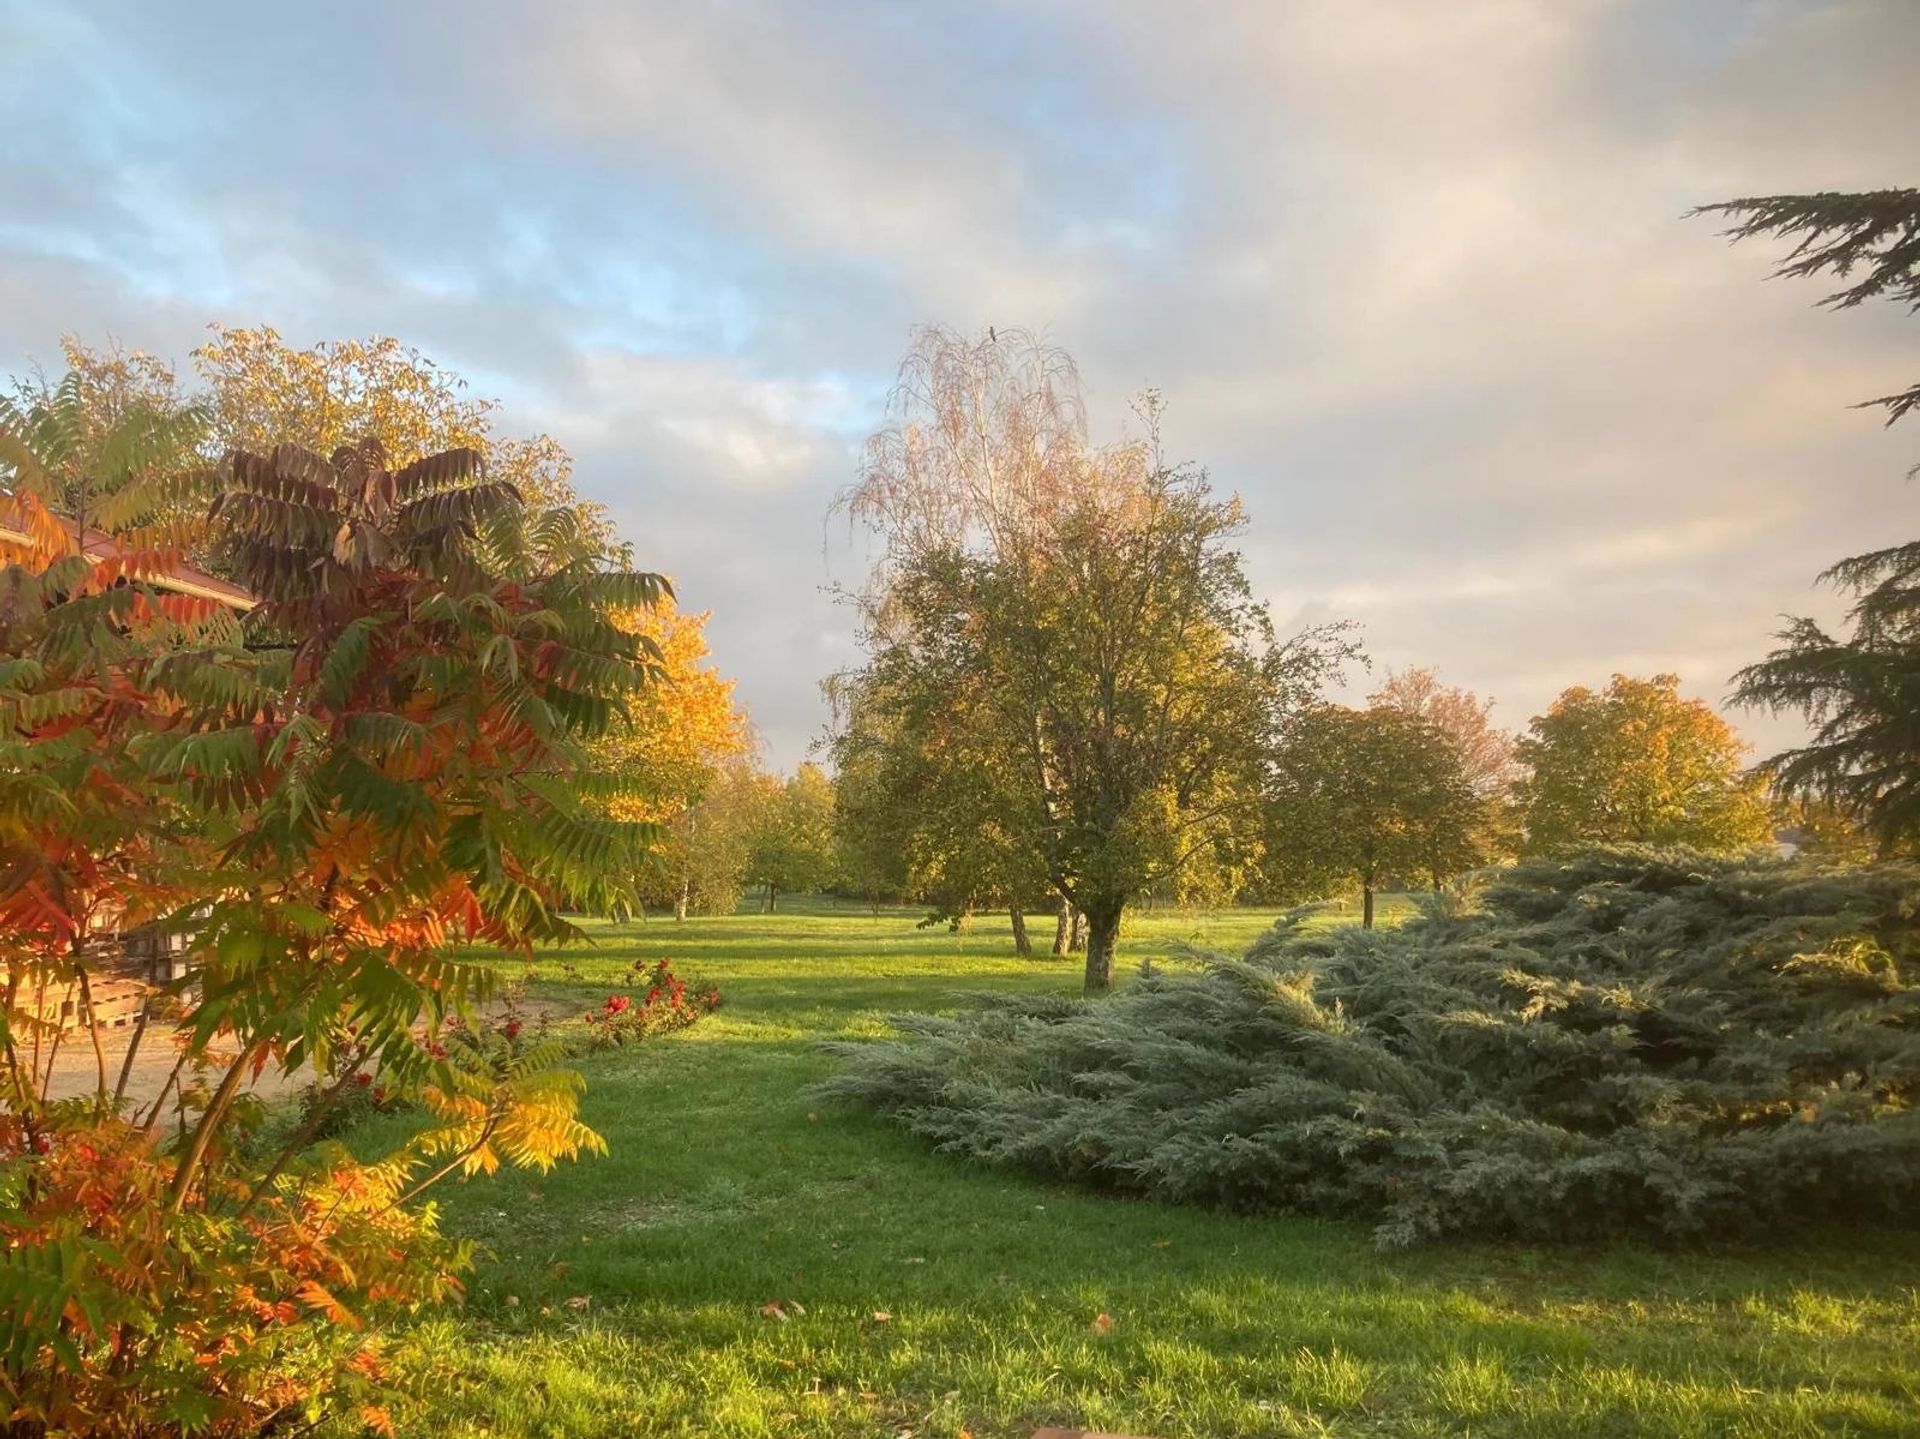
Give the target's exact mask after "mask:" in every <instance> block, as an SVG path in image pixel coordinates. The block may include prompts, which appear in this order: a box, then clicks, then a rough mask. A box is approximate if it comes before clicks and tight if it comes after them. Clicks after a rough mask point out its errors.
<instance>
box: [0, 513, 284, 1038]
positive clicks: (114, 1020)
mask: <svg viewBox="0 0 1920 1439" xmlns="http://www.w3.org/2000/svg"><path fill="white" fill-rule="evenodd" d="M54 518H55V519H56V520H57V521H58V523H59V525H60V527H61V528H62V529H64V530H65V531H66V534H67V540H68V543H69V544H71V545H72V546H73V548H74V550H75V551H77V552H78V553H80V554H82V555H85V556H86V557H87V558H88V559H89V560H92V561H94V562H95V563H100V562H103V561H110V560H117V559H120V558H122V557H123V556H125V555H127V554H128V553H129V551H128V548H127V546H125V545H123V544H122V543H121V542H120V541H119V540H117V539H115V538H114V537H113V536H112V535H109V534H107V533H105V532H104V531H102V530H96V529H91V528H88V529H85V530H83V529H82V528H81V527H80V526H79V525H76V524H75V523H74V522H73V521H72V520H69V519H66V518H65V517H64V516H55V517H54ZM35 543H36V537H35V536H34V535H32V534H30V533H29V532H28V530H27V529H26V527H25V521H24V519H23V517H22V515H21V513H20V510H19V507H18V506H17V505H16V503H15V502H14V501H13V499H12V498H11V497H10V496H7V495H4V494H0V545H7V546H29V547H30V546H32V545H34V544H35ZM134 568H136V571H137V573H138V574H139V576H140V579H141V582H142V583H145V584H149V585H152V586H153V587H154V588H155V589H160V590H167V591H170V592H172V593H174V594H182V595H191V596H193V597H194V598H196V599H207V600H213V601H215V602H216V603H218V604H221V605H224V606H226V607H227V608H228V609H230V610H234V611H236V612H240V613H244V612H245V611H247V610H250V609H252V608H253V606H254V604H255V600H254V597H253V596H252V595H251V594H249V593H248V592H247V591H246V590H244V589H242V588H241V587H240V586H239V585H236V584H233V583H231V582H229V581H227V580H223V579H219V578H218V577H216V576H214V575H210V574H208V573H206V571H204V570H201V569H197V568H195V567H194V566H192V565H189V564H186V563H184V562H174V563H169V564H164V565H155V566H151V567H134ZM89 943H90V946H97V952H96V956H95V965H94V968H93V971H92V972H91V974H90V976H89V988H90V989H91V990H92V994H93V1006H92V1009H93V1012H92V1014H91V1015H87V1014H83V1013H82V1012H81V1011H82V1010H83V1009H84V1008H85V1007H86V1006H85V1004H84V1002H83V1001H82V999H81V997H80V995H79V993H78V992H77V988H75V989H70V990H68V991H67V992H64V993H55V992H54V991H52V990H49V991H48V992H47V993H46V995H45V996H44V998H43V999H42V1001H41V1005H40V1008H41V1016H42V1017H43V1018H45V1019H47V1020H51V1021H57V1022H58V1023H59V1024H60V1025H61V1026H62V1027H77V1026H80V1025H84V1024H88V1023H91V1024H93V1025H94V1026H96V1027H106V1028H113V1027H117V1026H119V1025H123V1024H131V1023H134V1022H135V1021H136V1020H137V1019H138V1018H139V1016H140V1013H141V1011H142V1010H143V1009H144V1008H145V1006H146V1002H147V997H148V995H149V994H151V993H152V992H153V990H154V989H155V988H157V987H158V986H160V985H164V984H169V983H171V982H173V981H174V980H177V979H181V978H184V977H185V976H186V974H187V973H188V972H189V971H190V970H191V969H192V967H193V960H192V955H191V948H190V945H189V943H188V938H187V936H185V935H181V934H167V933H163V932H161V931H160V930H158V929H156V928H154V927H152V926H146V927H143V928H140V929H133V930H127V931H125V932H124V933H123V932H121V931H120V929H119V928H118V926H116V925H113V924H107V925H105V926H101V927H99V928H98V929H97V930H96V931H95V934H94V935H93V936H92V937H90V940H89Z"/></svg>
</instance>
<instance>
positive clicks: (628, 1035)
mask: <svg viewBox="0 0 1920 1439" xmlns="http://www.w3.org/2000/svg"><path fill="white" fill-rule="evenodd" d="M641 963H642V961H639V960H636V961H635V962H634V966H633V971H632V973H633V976H634V978H635V980H636V983H635V986H634V987H635V988H636V989H637V988H639V987H640V986H641V985H642V984H644V985H645V994H644V996H643V997H642V998H641V999H639V1000H635V999H634V997H633V996H632V995H630V994H609V995H608V996H607V998H606V1002H605V1003H604V1004H602V1005H601V1006H600V1007H599V1008H598V1009H590V1010H588V1011H587V1013H586V1023H587V1047H588V1048H590V1049H610V1048H613V1047H615V1046H618V1045H622V1044H631V1043H633V1042H634V1041H635V1040H638V1039H645V1038H646V1037H647V1036H648V1035H651V1034H668V1033H671V1032H672V1031H673V1030H676V1029H686V1028H687V1027H688V1026H690V1025H693V1024H697V1023H699V1022H700V1020H701V1019H702V1018H704V1017H705V1016H706V1015H709V1014H711V1013H713V1011H714V1010H716V1009H718V1008H719V1007H720V990H719V988H718V987H717V986H715V985H712V984H706V983H695V984H692V985H689V983H688V982H687V981H686V980H684V979H682V978H680V976H679V975H677V974H675V973H674V970H673V961H672V960H670V959H664V958H663V959H661V960H660V961H659V962H658V963H656V964H655V965H654V966H653V968H652V969H651V970H649V971H648V972H647V973H646V974H645V975H644V976H643V975H641V973H640V967H641Z"/></svg>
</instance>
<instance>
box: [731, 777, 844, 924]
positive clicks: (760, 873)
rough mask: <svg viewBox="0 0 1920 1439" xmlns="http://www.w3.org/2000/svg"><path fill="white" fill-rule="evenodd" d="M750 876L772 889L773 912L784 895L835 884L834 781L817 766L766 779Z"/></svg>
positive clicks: (769, 892) (758, 807)
mask: <svg viewBox="0 0 1920 1439" xmlns="http://www.w3.org/2000/svg"><path fill="white" fill-rule="evenodd" d="M759 790H760V793H759V797H758V801H757V804H756V806H755V824H754V829H753V839H752V843H751V846H750V848H749V850H748V856H749V857H748V861H747V878H748V879H749V880H750V881H751V882H753V883H756V884H762V885H765V886H766V890H767V913H768V914H772V913H773V912H774V910H775V909H776V908H777V907H778V904H779V897H780V895H781V893H782V892H783V891H784V892H785V893H788V894H805V893H808V892H810V891H813V890H819V889H824V888H826V887H827V886H828V885H829V884H830V883H832V881H833V877H834V874H833V861H834V840H833V781H832V780H831V779H829V778H828V777H827V773H826V771H825V770H823V769H821V768H820V766H819V765H817V764H810V763H808V764H802V765H801V766H800V767H799V768H798V769H797V770H795V771H794V772H793V774H792V776H791V777H789V778H788V779H786V780H781V779H779V778H778V777H777V776H772V775H767V776H763V777H761V780H760V782H759Z"/></svg>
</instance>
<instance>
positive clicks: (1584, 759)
mask: <svg viewBox="0 0 1920 1439" xmlns="http://www.w3.org/2000/svg"><path fill="white" fill-rule="evenodd" d="M1679 687H1680V679H1679V676H1677V675H1655V676H1654V677H1653V678H1651V679H1635V678H1633V677H1632V676H1629V675H1615V676H1614V677H1613V679H1612V680H1611V681H1610V682H1609V683H1608V685H1607V687H1606V689H1604V690H1602V691H1599V692H1597V693H1596V692H1595V691H1593V690H1590V689H1587V688H1586V687H1584V686H1581V685H1576V686H1574V687H1573V688H1571V689H1569V690H1567V691H1565V692H1564V693H1563V694H1562V695H1561V696H1560V697H1559V698H1558V699H1557V700H1555V701H1554V703H1553V707H1552V708H1551V709H1549V710H1548V711H1547V712H1546V713H1545V714H1543V715H1537V716H1535V717H1534V719H1533V721H1532V723H1531V724H1530V725H1529V727H1528V733H1527V734H1526V735H1525V736H1524V737H1522V739H1521V740H1520V742H1519V744H1518V746H1517V747H1516V753H1517V754H1518V756H1519V758H1520V759H1521V761H1522V762H1524V763H1525V764H1526V765H1527V766H1528V767H1529V773H1528V774H1527V776H1526V777H1525V778H1524V779H1522V780H1521V781H1520V784H1519V787H1518V795H1519V800H1520V805H1521V810H1522V814H1523V816H1524V819H1525V822H1526V831H1527V837H1526V851H1527V853H1529V854H1551V853H1556V852H1558V851H1562V850H1566V849H1570V848H1577V847H1579V846H1582V845H1588V844H1661V845H1674V844H1678V845H1691V846H1695V847H1697V848H1700V849H1706V850H1739V849H1746V848H1749V847H1751V846H1753V845H1759V844H1764V843H1766V842H1767V841H1768V839H1769V838H1770V837H1771V835H1772V824H1771V820H1770V817H1769V814H1768V809H1767V804H1766V799H1765V782H1764V780H1763V779H1762V778H1760V777H1759V776H1756V775H1749V774H1747V773H1746V772H1745V771H1744V770H1743V768H1742V759H1743V756H1744V754H1745V751H1746V746H1745V745H1744V744H1743V743H1742V742H1741V740H1740V739H1739V737H1738V736H1737V735H1735V734H1734V732H1733V730H1732V728H1731V727H1730V726H1729V725H1728V724H1727V722H1726V721H1725V720H1723V719H1721V718H1720V716H1719V715H1717V714H1715V713H1714V712H1713V711H1712V710H1711V709H1710V708H1708V707H1707V705H1705V704H1703V703H1702V702H1701V701H1699V700H1691V699H1684V698H1682V697H1681V695H1680V689H1679Z"/></svg>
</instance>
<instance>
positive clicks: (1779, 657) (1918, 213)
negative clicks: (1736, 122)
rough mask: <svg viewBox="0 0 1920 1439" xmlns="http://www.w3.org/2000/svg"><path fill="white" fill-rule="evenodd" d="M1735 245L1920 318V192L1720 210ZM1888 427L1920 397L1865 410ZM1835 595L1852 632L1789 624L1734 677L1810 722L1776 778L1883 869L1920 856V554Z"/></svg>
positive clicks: (1915, 548)
mask: <svg viewBox="0 0 1920 1439" xmlns="http://www.w3.org/2000/svg"><path fill="white" fill-rule="evenodd" d="M1706 209H1707V211H1708V212H1710V213H1715V214H1720V215H1725V216H1731V217H1732V218H1733V219H1734V220H1735V222H1736V223H1735V225H1734V227H1733V228H1732V230H1730V231H1729V234H1730V235H1731V236H1732V237H1733V238H1735V239H1750V238H1754V237H1759V236H1766V237H1772V238H1777V239H1782V240H1790V241H1792V242H1794V243H1793V248H1792V249H1791V250H1790V251H1789V252H1788V256H1787V259H1786V261H1785V262H1784V263H1783V264H1782V265H1781V266H1780V269H1779V272H1778V273H1779V274H1781V275H1785V276H1793V277H1809V276H1827V275H1831V276H1833V277H1835V278H1837V279H1839V280H1841V281H1843V282H1844V283H1843V285H1842V287H1841V288H1840V289H1839V290H1837V291H1835V292H1833V293H1832V294H1830V295H1828V296H1827V297H1826V299H1825V301H1824V303H1825V304H1827V305H1829V306H1832V307H1834V308H1840V309H1844V308H1848V307H1850V306H1854V305H1859V304H1864V303H1865V302H1866V301H1868V300H1872V299H1885V300H1891V301H1892V302H1893V303H1895V304H1897V305H1901V306H1904V307H1905V308H1906V309H1907V311H1908V312H1909V313H1914V312H1920V189H1905V190H1879V191H1873V192H1871V193H1867V194H1856V195H1843V194H1819V195H1773V196H1766V197H1761V198H1756V199H1744V200H1729V201H1726V202H1724V203H1722V204H1719V205H1711V206H1708V207H1706ZM1862 403H1863V404H1864V405H1867V406H1877V407H1879V408H1882V409H1884V410H1885V411H1886V414H1887V423H1888V424H1892V423H1893V422H1894V421H1896V420H1898V419H1900V418H1902V417H1903V416H1905V415H1907V414H1909V413H1911V412H1912V411H1913V410H1914V409H1916V408H1917V407H1920V385H1912V386H1909V387H1908V388H1906V389H1904V390H1900V391H1897V392H1895V393H1893V394H1889V395H1882V396H1880V397H1878V398H1875V399H1870V400H1866V401H1863V402H1862ZM1820 580H1821V581H1822V582H1823V583H1826V584H1830V585H1832V586H1833V587H1834V588H1835V589H1837V590H1839V591H1841V592H1842V593H1843V594H1845V595H1847V596H1849V597H1850V598H1851V600H1852V605H1851V608H1850V610H1849V612H1848V615H1847V624H1848V626H1849V627H1850V629H1849V630H1848V631H1844V632H1840V633H1834V632H1831V631H1830V630H1829V629H1828V628H1827V627H1826V626H1825V625H1822V624H1821V623H1819V622H1818V621H1816V620H1813V619H1809V618H1805V617H1800V618H1795V619H1792V620H1790V621H1789V623H1788V625H1787V627H1786V628H1785V629H1783V630H1781V631H1780V632H1779V633H1778V634H1777V635H1776V636H1775V639H1776V640H1777V641H1778V644H1777V647H1776V648H1775V649H1774V650H1773V652H1772V653H1771V654H1770V655H1768V656H1767V658H1766V659H1765V660H1763V661H1761V662H1760V663H1759V664H1755V665H1750V666H1748V667H1747V668H1746V669H1744V670H1742V671H1740V673H1739V674H1738V675H1736V676H1734V686H1735V688H1734V696H1733V698H1734V702H1735V703H1737V704H1742V705H1746V706H1749V707H1751V708H1755V709H1762V710H1767V711H1770V712H1773V713H1776V714H1779V713H1794V714H1799V715H1801V716H1804V717H1805V719H1806V720H1807V722H1808V723H1809V724H1810V725H1811V727H1812V729H1813V733H1812V735H1811V737H1810V738H1809V739H1808V740H1807V742H1806V743H1805V744H1801V745H1796V746H1793V747H1792V748H1790V749H1787V750H1784V751H1782V752H1781V753H1779V754H1776V755H1773V756H1771V757H1769V758H1768V759H1767V760H1766V761H1765V762H1764V764H1763V766H1762V768H1763V770H1764V771H1765V772H1766V773H1767V774H1768V775H1769V776H1771V778H1772V779H1773V781H1774V783H1775V785H1776V786H1778V788H1779V789H1780V791H1781V792H1782V794H1783V795H1784V796H1785V797H1786V798H1787V799H1788V800H1789V801H1794V802H1798V803H1800V804H1803V805H1806V806H1811V807H1812V809H1813V812H1815V813H1820V812H1830V813H1831V816H1832V818H1833V819H1834V820H1835V821H1836V823H1837V824H1839V825H1840V826H1843V827H1845V828H1858V829H1860V830H1863V831H1865V832H1866V833H1867V834H1868V835H1870V836H1871V837H1872V840H1873V842H1874V845H1875V848H1876V849H1877V851H1878V853H1880V854H1881V855H1883V856H1891V855H1895V854H1900V853H1913V852H1915V851H1916V850H1920V541H1910V542H1908V543H1906V544H1900V545H1893V546H1889V547H1887V548H1883V549H1878V550H1874V551H1871V552H1869V553H1867V554H1861V555H1854V556H1851V557H1850V558H1847V559H1844V560H1841V561H1840V562H1839V563H1837V564H1835V565H1832V566H1831V567H1829V568H1828V569H1827V570H1826V572H1825V573H1824V574H1822V575H1821V576H1820Z"/></svg>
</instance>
